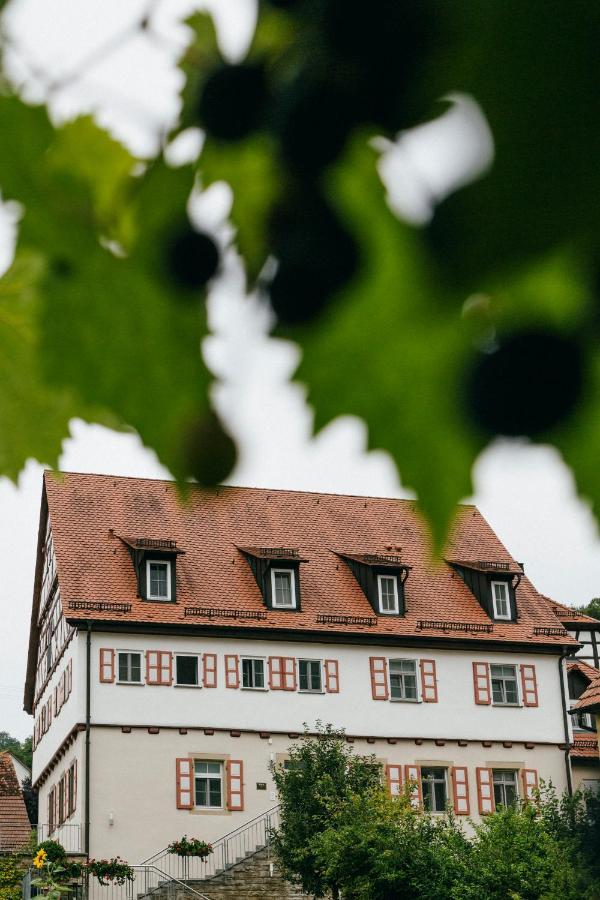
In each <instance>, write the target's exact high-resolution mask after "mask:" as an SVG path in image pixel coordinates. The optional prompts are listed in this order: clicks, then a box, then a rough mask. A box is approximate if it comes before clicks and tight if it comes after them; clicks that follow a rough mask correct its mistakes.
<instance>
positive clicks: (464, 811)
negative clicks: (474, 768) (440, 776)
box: [451, 766, 471, 816]
mask: <svg viewBox="0 0 600 900" xmlns="http://www.w3.org/2000/svg"><path fill="white" fill-rule="evenodd" d="M451 772H452V795H453V798H454V813H455V815H457V816H468V815H469V813H470V812H471V805H470V803H469V774H468V772H467V768H466V766H454V767H453V768H452V770H451Z"/></svg>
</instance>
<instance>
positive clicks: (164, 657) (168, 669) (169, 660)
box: [158, 650, 173, 684]
mask: <svg viewBox="0 0 600 900" xmlns="http://www.w3.org/2000/svg"><path fill="white" fill-rule="evenodd" d="M158 661H159V665H160V673H159V674H160V682H159V683H160V684H172V683H173V654H172V653H171V652H170V651H169V650H162V651H161V652H160V654H159V660H158Z"/></svg>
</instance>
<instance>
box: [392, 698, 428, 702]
mask: <svg viewBox="0 0 600 900" xmlns="http://www.w3.org/2000/svg"><path fill="white" fill-rule="evenodd" d="M420 702H421V701H420V700H419V699H418V697H415V698H414V699H412V698H411V697H390V703H420Z"/></svg>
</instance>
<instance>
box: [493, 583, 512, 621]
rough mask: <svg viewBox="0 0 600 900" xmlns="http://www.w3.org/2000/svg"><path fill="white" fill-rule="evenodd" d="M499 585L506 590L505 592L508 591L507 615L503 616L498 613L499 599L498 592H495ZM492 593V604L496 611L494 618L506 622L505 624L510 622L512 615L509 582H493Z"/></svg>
mask: <svg viewBox="0 0 600 900" xmlns="http://www.w3.org/2000/svg"><path fill="white" fill-rule="evenodd" d="M497 584H501V585H502V587H503V588H504V590H505V591H506V615H501V614H500V613H499V612H498V607H497V605H496V604H497V597H496V592H495V587H496V585H497ZM491 591H492V604H493V609H494V618H495V619H501V620H504V621H505V622H509V621H510V619H511V614H510V590H509V586H508V582H507V581H492V583H491ZM498 602H499V601H498Z"/></svg>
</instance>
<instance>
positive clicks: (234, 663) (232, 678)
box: [225, 654, 240, 688]
mask: <svg viewBox="0 0 600 900" xmlns="http://www.w3.org/2000/svg"><path fill="white" fill-rule="evenodd" d="M239 686H240V667H239V657H238V656H237V655H236V654H232V655H226V656H225V687H228V688H239Z"/></svg>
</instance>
